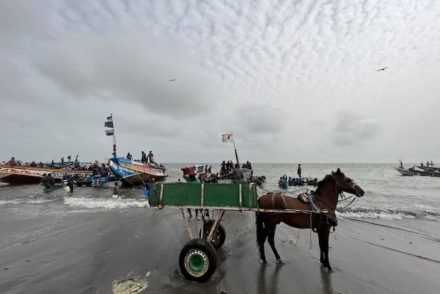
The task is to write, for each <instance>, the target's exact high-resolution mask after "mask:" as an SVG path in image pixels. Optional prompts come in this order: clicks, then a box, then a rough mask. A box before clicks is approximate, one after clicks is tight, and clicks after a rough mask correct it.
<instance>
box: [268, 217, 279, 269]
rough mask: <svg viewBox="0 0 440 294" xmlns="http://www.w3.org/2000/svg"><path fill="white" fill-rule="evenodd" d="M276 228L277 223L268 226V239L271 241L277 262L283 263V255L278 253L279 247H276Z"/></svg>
mask: <svg viewBox="0 0 440 294" xmlns="http://www.w3.org/2000/svg"><path fill="white" fill-rule="evenodd" d="M275 229H276V224H274V225H271V226H270V227H268V228H267V231H268V239H267V241H268V242H269V245H270V247H271V248H272V251H273V254H275V257H276V259H277V263H281V257H280V255H279V254H278V251H277V249H276V248H275Z"/></svg>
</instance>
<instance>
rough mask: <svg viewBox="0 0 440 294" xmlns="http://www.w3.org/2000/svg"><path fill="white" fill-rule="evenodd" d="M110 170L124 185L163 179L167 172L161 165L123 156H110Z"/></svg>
mask: <svg viewBox="0 0 440 294" xmlns="http://www.w3.org/2000/svg"><path fill="white" fill-rule="evenodd" d="M108 165H109V166H110V169H111V171H112V172H113V174H114V175H115V176H116V178H117V179H119V180H121V181H122V182H123V184H124V185H125V186H139V185H145V183H147V182H149V181H150V180H154V181H155V182H157V181H163V180H164V179H165V178H166V177H167V174H166V173H165V171H166V168H165V167H164V166H162V165H156V164H149V163H142V162H140V161H135V160H130V159H127V158H125V157H116V156H114V157H112V158H110V159H109V161H108Z"/></svg>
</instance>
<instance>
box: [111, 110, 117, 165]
mask: <svg viewBox="0 0 440 294" xmlns="http://www.w3.org/2000/svg"><path fill="white" fill-rule="evenodd" d="M110 116H111V118H112V121H113V114H110ZM113 157H114V158H116V135H115V123H114V122H113Z"/></svg>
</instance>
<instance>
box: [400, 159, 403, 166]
mask: <svg viewBox="0 0 440 294" xmlns="http://www.w3.org/2000/svg"><path fill="white" fill-rule="evenodd" d="M399 162H400V168H403V163H402V160H399Z"/></svg>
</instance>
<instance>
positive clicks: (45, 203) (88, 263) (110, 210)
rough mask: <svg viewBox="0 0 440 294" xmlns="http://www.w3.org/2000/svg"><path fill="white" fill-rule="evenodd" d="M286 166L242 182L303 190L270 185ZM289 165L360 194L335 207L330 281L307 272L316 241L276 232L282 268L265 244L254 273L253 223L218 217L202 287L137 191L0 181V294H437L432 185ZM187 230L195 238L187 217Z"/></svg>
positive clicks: (170, 232)
mask: <svg viewBox="0 0 440 294" xmlns="http://www.w3.org/2000/svg"><path fill="white" fill-rule="evenodd" d="M196 164H206V163H203V162H199V163H196ZM189 165H192V164H184V163H179V164H177V163H176V164H165V166H166V167H167V172H168V175H169V176H168V178H167V181H168V182H174V181H178V180H179V179H180V180H181V181H183V179H182V172H181V168H182V167H185V166H189ZM209 165H211V166H212V170H213V171H218V170H219V168H220V165H219V164H208V166H209ZM297 166H298V164H278V163H277V164H261V163H260V164H259V163H256V164H253V170H254V175H255V176H263V175H264V176H265V177H266V183H265V185H264V187H262V188H259V189H258V193H259V195H263V194H264V193H267V192H275V191H276V192H283V193H284V194H286V195H290V196H292V197H296V196H297V195H298V194H299V193H301V192H304V191H305V190H307V189H310V190H313V189H314V187H311V186H302V187H289V189H287V190H282V189H280V188H279V187H278V179H279V178H280V177H281V176H283V175H286V176H288V177H289V176H290V177H295V176H296V174H295V173H296V170H297ZM301 166H302V176H303V177H311V178H318V179H319V180H320V179H323V178H324V177H325V176H326V175H327V174H330V173H331V172H332V171H336V170H337V169H338V168H340V169H341V171H342V172H343V173H345V175H346V176H347V177H350V178H351V179H353V180H354V181H356V182H357V183H358V185H359V186H360V187H362V189H363V190H364V191H365V195H364V196H363V197H360V198H355V199H356V200H355V201H353V202H352V199H341V201H340V203H339V205H338V207H339V208H338V211H337V215H338V220H339V225H338V228H337V229H336V230H335V231H333V232H332V234H331V236H330V237H331V240H330V244H331V245H330V246H331V260H332V265H333V267H334V269H335V271H334V272H333V273H326V272H325V271H324V270H323V269H322V268H320V266H319V246H318V241H317V236H316V234H313V235H312V231H311V230H306V231H305V232H303V233H300V231H303V230H298V229H295V228H292V227H288V226H287V225H285V224H281V225H279V226H278V229H277V234H276V236H275V238H276V239H275V242H276V244H277V248H278V250H279V252H280V255H281V256H282V257H283V260H284V261H285V263H283V264H282V265H278V264H277V263H275V260H274V256H273V254H272V252H271V250H270V249H269V245H268V244H266V245H267V246H266V248H267V249H266V253H267V256H268V262H269V263H268V265H267V266H261V265H259V263H258V256H259V255H258V252H257V246H256V242H255V241H256V237H255V214H254V213H249V212H242V213H239V212H226V214H225V215H224V218H223V221H222V226H224V228H225V230H226V231H227V238H226V241H225V244H224V245H223V247H222V248H221V249H220V250H218V251H217V255H218V264H217V269H216V272H215V273H214V274H213V276H212V277H211V278H210V280H209V281H208V282H206V283H196V282H189V281H187V280H186V279H185V278H184V277H183V275H182V274H181V272H180V269H179V263H178V261H179V254H180V253H179V252H181V250H183V249H182V248H184V246H185V244H187V243H188V241H189V236H188V234H187V229H185V226H184V222H183V221H182V214H181V212H180V211H179V210H178V209H175V208H165V209H158V208H150V207H149V205H148V200H147V199H146V198H145V196H144V195H143V190H142V189H139V188H124V189H122V188H121V189H120V190H119V196H120V197H119V198H116V199H115V198H113V187H114V184H113V185H112V183H110V185H108V186H104V187H101V188H92V187H75V188H74V191H73V193H67V192H66V191H65V190H64V189H63V188H55V189H51V190H46V189H44V188H43V186H41V185H25V186H9V185H5V184H0V293H7V294H16V293H75V294H76V293H98V294H101V293H103V294H107V293H114V294H122V293H123V294H126V293H131V294H133V293H170V294H177V293H179V294H180V293H228V294H230V293H292V289H295V290H296V292H298V293H386V294H389V293H429V294H430V293H437V292H438V288H439V282H438V273H439V268H440V267H439V264H440V253H438V252H439V251H438V248H439V247H438V244H439V242H440V232H439V230H438V227H439V226H438V222H439V221H440V195H439V191H440V178H431V177H421V176H414V177H404V176H400V174H399V173H398V172H397V171H396V170H395V169H394V166H395V165H394V164H359V163H353V164H330V163H326V164H307V163H301ZM346 196H348V194H346ZM349 204H351V205H349ZM183 213H184V214H187V212H185V211H183ZM188 223H189V224H190V225H191V226H193V229H197V226H198V223H197V222H196V221H195V218H192V219H191V220H189V221H188ZM199 229H200V228H199ZM194 232H196V231H194ZM360 252H362V253H363V254H360Z"/></svg>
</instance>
